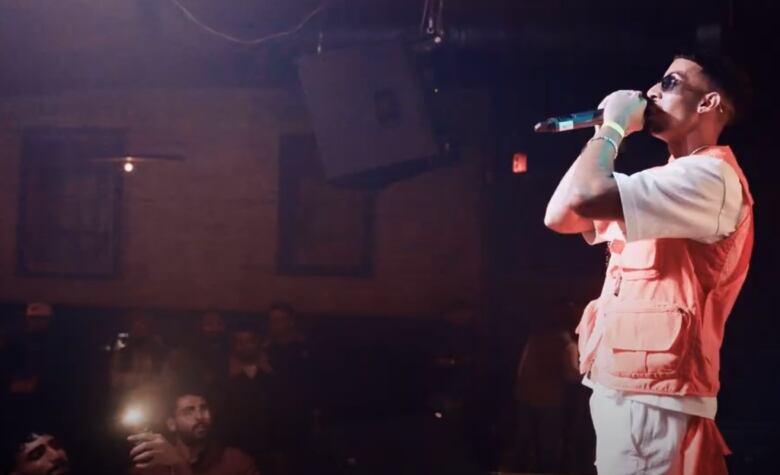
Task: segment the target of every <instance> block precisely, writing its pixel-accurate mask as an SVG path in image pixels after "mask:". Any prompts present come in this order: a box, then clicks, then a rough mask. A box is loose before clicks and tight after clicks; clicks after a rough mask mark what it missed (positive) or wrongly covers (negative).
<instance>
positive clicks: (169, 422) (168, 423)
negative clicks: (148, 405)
mask: <svg viewBox="0 0 780 475" xmlns="http://www.w3.org/2000/svg"><path fill="white" fill-rule="evenodd" d="M165 425H166V426H168V431H170V432H176V421H175V420H173V417H169V418H168V419H167V420H166V421H165Z"/></svg>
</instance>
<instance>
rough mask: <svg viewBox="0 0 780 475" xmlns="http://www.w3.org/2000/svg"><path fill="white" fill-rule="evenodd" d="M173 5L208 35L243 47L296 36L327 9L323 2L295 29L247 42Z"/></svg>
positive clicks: (183, 8)
mask: <svg viewBox="0 0 780 475" xmlns="http://www.w3.org/2000/svg"><path fill="white" fill-rule="evenodd" d="M171 3H173V4H174V5H176V6H177V7H178V8H179V9H180V10H181V11H182V13H184V16H186V17H187V19H189V20H190V21H191V22H193V23H195V24H196V25H198V26H199V27H200V28H202V29H203V30H205V31H207V32H208V33H211V34H212V35H215V36H218V37H220V38H222V39H225V40H228V41H232V42H233V43H239V44H242V45H259V44H261V43H265V42H267V41H270V40H275V39H277V38H282V37H284V36H289V35H292V34H295V33H297V32H298V31H300V30H301V28H303V27H304V26H305V25H306V24H307V23H308V22H309V20H311V19H312V18H314V16H315V15H317V14H318V13H320V12H321V11H323V10H324V9H325V7H326V6H327V1H326V2H323V3H322V4H320V6H319V7H317V8H315V9H314V11H312V12H311V13H309V14H308V15H307V16H306V17H305V18H304V19H303V20H302V21H301V22H300V23H298V25H297V26H296V27H295V28H293V29H291V30H287V31H281V32H278V33H271V34H270V35H267V36H263V37H261V38H254V39H251V40H245V39H242V38H236V37H235V36H230V35H228V34H226V33H222V32H221V31H217V30H215V29H214V28H212V27H210V26H208V25H206V24H205V23H203V22H202V21H200V20H199V19H198V18H197V17H196V16H195V15H193V14H192V12H190V11H189V10H188V9H187V7H185V6H184V5H182V4H181V3H180V2H179V0H171Z"/></svg>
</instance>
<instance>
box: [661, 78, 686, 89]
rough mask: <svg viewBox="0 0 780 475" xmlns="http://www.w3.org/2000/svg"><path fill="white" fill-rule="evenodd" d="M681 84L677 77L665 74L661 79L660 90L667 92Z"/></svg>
mask: <svg viewBox="0 0 780 475" xmlns="http://www.w3.org/2000/svg"><path fill="white" fill-rule="evenodd" d="M681 83H682V81H680V79H679V78H678V77H676V76H675V75H673V74H667V75H666V76H664V77H663V78H661V82H660V84H661V90H662V91H663V92H669V91H672V90H674V89H675V88H677V86H679V85H680V84H681Z"/></svg>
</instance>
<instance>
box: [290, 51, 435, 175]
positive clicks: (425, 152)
mask: <svg viewBox="0 0 780 475" xmlns="http://www.w3.org/2000/svg"><path fill="white" fill-rule="evenodd" d="M298 72H299V77H300V81H301V84H302V86H303V91H304V94H305V96H306V103H307V108H308V111H309V117H310V120H311V124H312V127H313V129H314V135H315V137H316V139H317V148H318V150H319V155H320V159H321V160H322V164H323V169H324V171H325V175H326V178H327V179H328V180H329V181H332V182H335V183H337V184H339V183H341V184H356V185H360V184H368V185H376V184H382V183H387V182H388V181H395V180H397V179H400V178H403V177H405V176H409V175H413V174H416V173H419V172H420V171H423V170H425V169H427V168H429V167H430V166H431V165H433V163H434V162H435V158H436V157H437V156H438V145H437V142H436V140H435V137H434V134H433V131H432V125H431V119H430V116H429V114H428V107H427V105H426V99H425V91H424V89H423V85H422V81H421V78H419V77H418V75H417V74H416V73H415V69H414V67H413V65H412V63H411V62H410V58H409V56H408V52H407V51H406V49H405V48H404V46H403V44H401V43H400V42H384V43H379V44H373V45H369V46H361V47H359V48H349V49H342V50H334V51H330V52H326V53H322V54H317V55H311V56H306V57H303V58H302V59H300V60H299V62H298Z"/></svg>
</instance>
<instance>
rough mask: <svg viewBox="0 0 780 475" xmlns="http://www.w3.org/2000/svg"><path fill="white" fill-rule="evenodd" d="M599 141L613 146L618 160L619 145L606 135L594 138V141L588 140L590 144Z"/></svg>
mask: <svg viewBox="0 0 780 475" xmlns="http://www.w3.org/2000/svg"><path fill="white" fill-rule="evenodd" d="M597 140H604V141H605V142H607V143H608V144H610V145H612V148H614V149H615V158H617V156H618V153H619V151H618V144H617V143H616V142H615V141H614V140H612V139H611V138H609V137H607V136H606V135H599V136H596V137H593V138H592V139H590V140H588V143H591V142H595V141H597Z"/></svg>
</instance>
